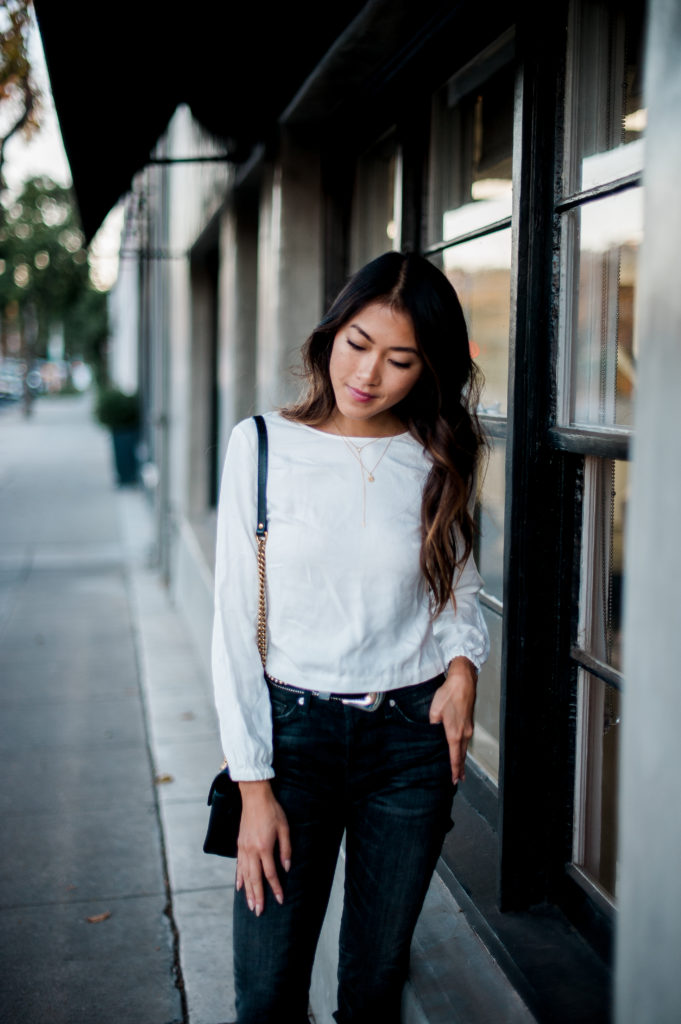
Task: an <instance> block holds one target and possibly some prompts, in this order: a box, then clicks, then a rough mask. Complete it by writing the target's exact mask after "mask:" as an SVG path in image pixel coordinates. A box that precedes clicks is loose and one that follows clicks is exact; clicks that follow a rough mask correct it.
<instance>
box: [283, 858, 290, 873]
mask: <svg viewBox="0 0 681 1024" xmlns="http://www.w3.org/2000/svg"><path fill="white" fill-rule="evenodd" d="M290 870H291V861H290V860H285V861H284V871H290Z"/></svg>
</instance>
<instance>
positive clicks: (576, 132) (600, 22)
mask: <svg viewBox="0 0 681 1024" xmlns="http://www.w3.org/2000/svg"><path fill="white" fill-rule="evenodd" d="M643 11H644V4H643V3H637V2H632V0H630V2H629V3H626V4H621V3H620V4H617V6H616V7H615V5H613V4H609V3H603V2H601V3H598V2H596V3H594V2H592V0H575V2H573V4H572V5H571V10H570V48H569V61H568V88H567V91H566V114H567V118H566V120H567V130H566V146H565V154H566V162H565V187H566V190H567V191H568V192H575V191H579V190H580V189H586V188H591V187H592V186H594V185H598V184H601V183H603V182H606V181H612V180H614V179H615V178H618V177H622V176H624V175H626V174H630V173H633V172H636V171H640V170H641V167H642V164H643V133H644V130H645V124H646V111H645V108H644V106H643V82H642V44H643Z"/></svg>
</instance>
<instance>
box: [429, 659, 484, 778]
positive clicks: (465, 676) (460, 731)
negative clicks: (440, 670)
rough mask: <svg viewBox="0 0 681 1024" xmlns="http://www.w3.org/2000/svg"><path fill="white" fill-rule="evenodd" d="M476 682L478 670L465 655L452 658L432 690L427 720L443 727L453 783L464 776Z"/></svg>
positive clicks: (471, 729) (471, 730)
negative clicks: (443, 679)
mask: <svg viewBox="0 0 681 1024" xmlns="http://www.w3.org/2000/svg"><path fill="white" fill-rule="evenodd" d="M477 683H478V673H477V670H476V668H475V666H474V665H473V663H472V662H471V661H469V660H468V658H463V657H460V658H454V659H453V661H452V662H451V663H450V665H449V671H448V672H447V678H446V679H445V681H444V683H443V684H442V686H440V687H439V689H437V690H436V691H435V694H434V696H433V702H432V704H431V705H430V715H429V718H430V721H431V722H432V723H433V725H434V724H435V723H437V722H442V724H443V725H444V727H445V734H446V736H447V743H448V744H449V760H450V761H451V765H452V782H453V783H454V785H456V783H457V782H462V781H463V780H464V779H465V778H466V773H465V765H466V750H467V749H468V744H469V743H470V739H471V736H472V735H473V708H474V707H475V693H476V688H477Z"/></svg>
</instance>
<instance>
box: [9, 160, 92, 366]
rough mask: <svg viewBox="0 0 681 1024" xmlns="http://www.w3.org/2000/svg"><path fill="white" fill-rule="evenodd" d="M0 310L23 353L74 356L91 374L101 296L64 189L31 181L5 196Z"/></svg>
mask: <svg viewBox="0 0 681 1024" xmlns="http://www.w3.org/2000/svg"><path fill="white" fill-rule="evenodd" d="M0 311H1V312H2V320H3V329H2V331H1V332H0V335H1V336H2V337H3V339H4V341H3V344H4V349H5V352H4V354H5V355H7V354H10V353H8V344H9V336H10V335H11V334H12V333H15V334H16V336H18V337H19V339H20V347H21V352H22V356H23V358H26V357H29V358H31V359H36V358H42V359H46V358H48V357H50V356H52V357H53V358H54V356H55V351H56V352H57V355H58V358H62V359H65V360H66V361H67V362H68V361H69V360H71V359H82V360H83V361H84V362H86V363H89V364H90V366H91V367H92V368H93V369H94V370H95V371H98V369H99V367H100V366H101V363H102V357H103V352H104V345H105V343H106V337H107V310H106V293H104V292H100V291H98V290H97V289H96V288H94V287H93V286H92V284H91V281H90V275H89V267H88V260H87V252H86V250H85V249H84V248H83V235H82V232H81V231H80V228H79V226H78V220H77V213H76V207H75V204H74V200H73V194H72V192H71V190H70V189H67V188H64V187H62V186H61V185H56V184H55V183H54V182H53V181H51V180H50V179H49V178H45V177H40V178H31V179H30V180H29V181H27V182H26V183H25V184H24V187H23V190H22V191H21V193H20V195H19V196H17V197H6V198H5V200H4V202H3V204H2V221H1V223H0Z"/></svg>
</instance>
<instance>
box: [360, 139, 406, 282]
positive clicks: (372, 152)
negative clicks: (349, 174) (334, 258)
mask: <svg viewBox="0 0 681 1024" xmlns="http://www.w3.org/2000/svg"><path fill="white" fill-rule="evenodd" d="M401 186H402V170H401V156H400V151H399V148H398V146H397V142H396V140H395V134H394V132H391V133H390V134H389V135H388V136H386V137H385V138H383V139H381V140H380V141H379V142H378V143H376V145H375V146H372V147H371V149H369V150H367V152H366V153H364V154H363V155H362V156H361V157H360V158H359V160H358V162H357V171H356V175H355V190H354V193H353V200H352V223H351V262H352V268H351V269H352V271H353V272H354V271H355V270H359V268H360V267H363V266H364V264H365V263H368V262H369V260H372V259H374V258H375V257H376V256H380V255H381V254H382V253H384V252H387V251H388V250H390V249H399V248H400V234H401V225H400V218H401V205H402V193H401Z"/></svg>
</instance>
